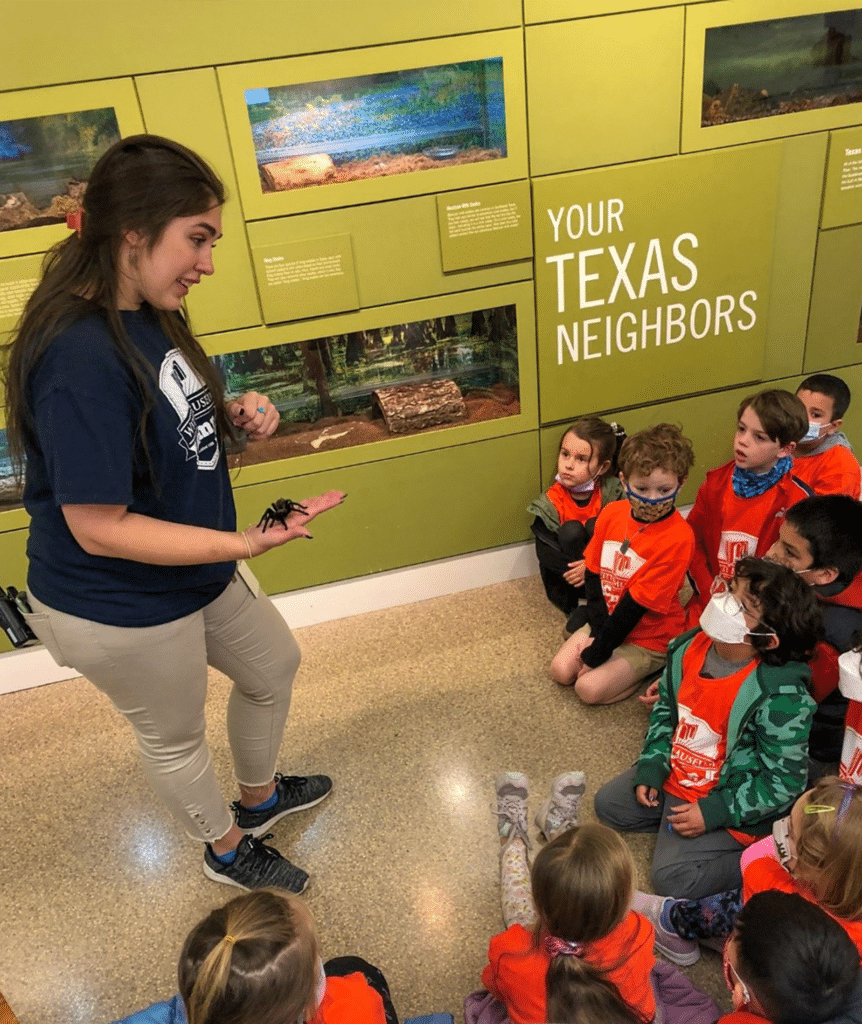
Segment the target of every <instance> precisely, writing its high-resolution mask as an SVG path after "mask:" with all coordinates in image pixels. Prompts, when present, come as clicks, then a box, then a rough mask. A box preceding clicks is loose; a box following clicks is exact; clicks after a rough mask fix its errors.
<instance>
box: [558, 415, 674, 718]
mask: <svg viewBox="0 0 862 1024" xmlns="http://www.w3.org/2000/svg"><path fill="white" fill-rule="evenodd" d="M617 462H618V465H619V469H620V480H621V482H622V485H623V489H624V491H625V494H626V498H627V500H626V501H615V502H611V504H609V505H606V506H605V507H604V508H603V509H602V511H601V512H600V514H599V517H598V519H597V521H596V526H595V531H594V533H593V537H592V540H591V541H590V543H589V544H588V546H587V548H586V551H585V552H584V560H585V576H584V587H585V590H586V594H587V622H588V624H587V625H586V626H584V627H582V628H581V629H579V630H578V631H577V632H576V633H574V634H573V635H572V636H570V637H569V639H568V640H567V641H566V642H565V643H564V644H563V646H562V647H561V648H560V650H559V651H558V652H557V655H556V657H555V658H554V660H553V662H552V663H551V669H550V671H551V678H552V679H554V681H555V682H557V683H560V684H561V685H563V686H571V685H572V684H573V683H574V685H575V692H576V693H577V694H578V696H579V697H580V698H581V700H583V701H584V702H586V703H587V704H612V703H614V702H616V701H618V700H623V699H624V698H625V697H628V696H630V695H631V694H632V693H634V691H635V689H637V686H638V683H639V682H640V681H641V680H642V679H643V678H644V677H645V676H648V675H650V674H651V673H652V672H655V671H657V670H658V669H660V668H661V667H662V666H663V665H664V662H665V655H666V651H667V645H668V642H669V641H670V640H671V639H672V638H673V637H675V636H676V635H677V634H678V633H680V632H681V631H682V628H683V623H684V619H685V612H684V611H683V608H682V605H681V604H680V601H679V589H680V587H681V586H682V583H683V581H684V579H685V573H686V570H687V569H688V564H689V561H690V559H691V553H692V549H693V547H694V540H693V538H692V534H691V529H690V528H689V526H688V524H687V523H686V521H685V520H684V519H683V518H682V516H681V515H680V514H679V512H677V511H676V507H675V504H676V496H677V494H678V493H679V491H680V488H681V487H682V485H683V484H684V483H685V480H686V477H687V476H688V473H689V470H690V469H691V467H692V465H693V464H694V451H693V449H692V446H691V442H690V441H689V440H688V438H686V437H683V434H682V431H681V430H680V429H679V427H676V426H673V425H672V424H670V423H658V424H656V425H655V426H653V427H649V428H647V429H646V430H642V431H640V432H639V433H637V434H633V435H632V436H631V437H629V438H627V439H626V441H625V442H624V443H623V446H622V448H621V449H620V453H619V456H618V460H617Z"/></svg>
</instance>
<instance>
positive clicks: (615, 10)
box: [524, 0, 709, 25]
mask: <svg viewBox="0 0 862 1024" xmlns="http://www.w3.org/2000/svg"><path fill="white" fill-rule="evenodd" d="M708 2H709V0H687V2H686V6H691V5H692V4H693V3H695V4H700V3H708ZM680 6H682V0H524V22H525V23H526V24H527V25H531V24H536V23H539V22H543V21H563V20H568V19H571V18H590V17H594V16H595V15H597V14H624V13H626V12H627V11H641V10H645V9H647V8H654V7H680Z"/></svg>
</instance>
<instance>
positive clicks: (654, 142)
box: [525, 7, 684, 175]
mask: <svg viewBox="0 0 862 1024" xmlns="http://www.w3.org/2000/svg"><path fill="white" fill-rule="evenodd" d="M683 24H684V23H683V9H682V8H681V7H677V8H675V9H669V10H664V11H648V12H644V13H634V14H627V15H619V16H616V17H607V18H592V19H585V20H582V21H571V22H563V23H558V24H553V25H540V26H533V27H529V28H527V29H526V31H525V37H526V52H527V112H528V117H529V124H530V168H531V173H532V174H534V175H538V174H555V173H557V172H559V171H568V170H577V169H579V168H581V167H598V166H603V165H605V164H613V163H620V162H623V161H630V160H641V159H645V158H647V157H654V156H664V155H667V154H669V153H676V152H678V149H679V117H680V78H681V75H682V44H683ZM585 55H594V56H595V57H596V58H597V59H595V60H591V59H585ZM599 55H601V56H600V58H599Z"/></svg>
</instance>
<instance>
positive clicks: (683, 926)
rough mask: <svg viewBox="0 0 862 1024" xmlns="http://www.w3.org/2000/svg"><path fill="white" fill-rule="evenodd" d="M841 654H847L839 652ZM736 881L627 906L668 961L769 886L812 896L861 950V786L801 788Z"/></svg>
mask: <svg viewBox="0 0 862 1024" xmlns="http://www.w3.org/2000/svg"><path fill="white" fill-rule="evenodd" d="M842 657H846V655H842ZM741 867H742V888H741V889H740V888H737V889H735V890H732V891H727V892H722V893H716V894H715V895H712V896H707V897H705V898H703V899H700V900H674V899H669V898H668V899H665V898H662V897H661V896H652V895H650V894H649V893H642V892H636V893H635V896H634V899H633V900H632V909H634V910H637V912H638V913H640V914H643V915H644V916H645V917H647V918H649V920H650V921H652V923H653V925H654V927H655V935H656V949H657V950H659V952H660V953H662V954H663V955H664V956H666V957H667V958H668V959H669V960H671V961H673V962H674V963H679V964H685V965H688V964H692V963H694V962H695V960H697V959H698V956H699V955H700V954H699V949H698V942H702V943H704V944H706V945H710V946H712V945H714V942H715V939H716V938H720V937H721V938H723V937H725V936H727V935H729V934H730V933H731V932H732V931H733V925H734V921H735V920H736V917H737V915H738V914H739V911H740V908H741V907H742V905H743V899H744V900H745V903H746V904H747V903H748V901H749V900H750V899H752V898H753V897H754V895H755V894H756V893H761V892H765V891H767V890H770V889H778V890H780V891H782V892H788V893H797V894H798V895H800V896H804V897H805V899H807V900H810V901H811V902H813V903H816V904H817V905H818V906H819V907H820V908H821V909H822V910H824V911H826V913H827V914H829V915H830V916H831V917H832V918H834V919H835V921H837V922H838V924H839V925H840V926H841V927H842V928H843V929H844V931H845V932H846V933H847V935H848V937H849V938H850V940H851V942H852V943H853V944H854V946H855V947H856V956H857V960H858V959H859V958H860V957H862V789H860V788H859V787H858V786H856V785H855V784H854V783H849V782H846V781H845V780H843V779H838V778H836V777H835V776H830V777H826V778H823V779H820V781H819V782H818V783H817V784H816V785H815V786H814V788H813V789H809V790H808V791H807V792H806V793H803V794H802V796H801V797H799V799H798V800H797V801H796V802H795V804H794V805H793V809H792V810H791V812H790V814H789V815H788V816H787V817H786V818H782V819H780V820H779V821H777V822H776V823H775V825H774V826H773V834H772V835H770V836H767V837H766V838H765V839H761V840H760V841H759V842H757V843H755V844H754V845H753V846H749V847H748V849H747V850H746V851H745V853H743V855H742V859H741Z"/></svg>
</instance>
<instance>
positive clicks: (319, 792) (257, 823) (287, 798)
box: [231, 772, 332, 836]
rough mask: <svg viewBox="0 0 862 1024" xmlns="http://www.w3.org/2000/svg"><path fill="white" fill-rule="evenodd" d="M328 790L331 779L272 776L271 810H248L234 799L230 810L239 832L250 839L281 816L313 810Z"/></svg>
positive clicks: (278, 773) (323, 776)
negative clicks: (275, 797)
mask: <svg viewBox="0 0 862 1024" xmlns="http://www.w3.org/2000/svg"><path fill="white" fill-rule="evenodd" d="M331 789H332V779H330V777H329V776H328V775H309V776H307V777H306V776H305V775H282V774H281V773H280V772H276V773H275V793H276V796H277V798H278V799H277V800H276V801H275V803H274V804H273V806H272V807H267V809H266V810H265V811H250V810H249V809H248V808H247V807H243V805H242V804H241V803H240V802H239V800H235V801H234V802H233V803H232V804H231V807H233V812H234V817H235V818H236V823H237V825H239V827H240V828H241V829H242V830H243V832H248V833H250V834H251V835H253V836H262V835H263V833H264V832H266V830H267V829H268V828H270V827H271V826H272V825H274V824H275V823H276V822H277V821H280V820H281V819H282V818H283V817H284V816H285V814H293V812H294V811H304V810H305V809H306V808H307V807H314V805H315V804H319V803H320V801H321V800H323V799H324V798H325V797H327V796H329V793H330V791H331Z"/></svg>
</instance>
